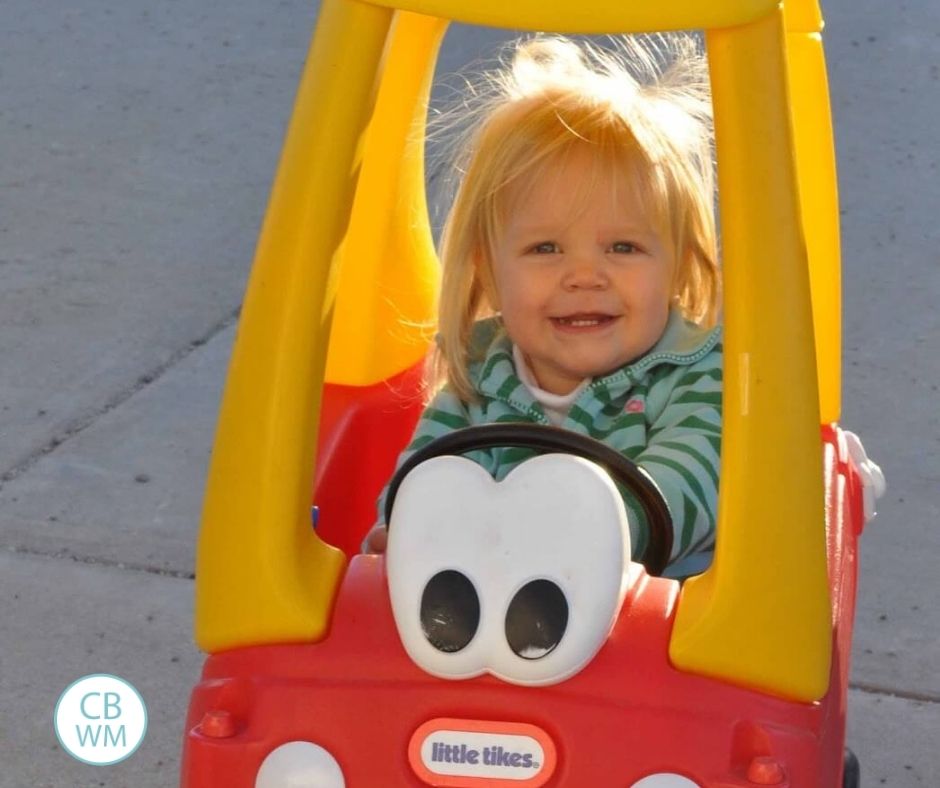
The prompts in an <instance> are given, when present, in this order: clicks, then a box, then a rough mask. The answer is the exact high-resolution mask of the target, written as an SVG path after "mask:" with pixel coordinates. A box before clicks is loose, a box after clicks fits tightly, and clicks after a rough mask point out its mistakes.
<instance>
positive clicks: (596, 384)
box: [378, 310, 721, 561]
mask: <svg viewBox="0 0 940 788" xmlns="http://www.w3.org/2000/svg"><path fill="white" fill-rule="evenodd" d="M720 338H721V331H720V329H718V328H716V329H712V330H710V331H707V330H704V329H701V328H699V327H698V326H696V325H695V324H693V323H690V322H688V321H686V320H684V319H683V317H682V316H681V314H680V313H679V312H678V311H676V310H673V311H672V312H671V314H670V316H669V321H668V323H667V325H666V330H665V331H664V332H663V335H662V337H660V339H659V341H658V342H657V343H656V345H654V346H653V348H652V349H651V350H650V352H649V353H647V354H646V355H645V356H643V357H642V358H639V359H637V360H636V361H634V362H632V363H630V364H627V365H626V366H623V367H621V368H619V369H617V370H615V371H614V372H611V373H610V374H609V375H605V376H604V377H600V378H595V379H594V380H593V381H591V383H590V384H589V385H588V386H587V388H585V390H584V391H583V392H582V393H581V395H580V396H579V397H578V399H577V400H575V402H574V404H573V405H572V406H571V410H570V411H569V412H568V416H567V417H566V419H565V421H564V422H563V423H562V425H561V426H562V427H563V428H565V429H570V430H572V431H573V432H578V433H581V434H582V435H588V436H590V437H592V438H596V439H598V440H600V441H603V442H604V443H606V444H607V445H608V446H611V447H612V448H614V449H616V450H617V451H620V452H622V453H623V454H624V455H626V456H627V457H628V458H629V459H631V460H633V461H634V462H636V463H638V464H639V465H641V466H642V467H643V468H644V469H645V470H646V471H647V472H649V474H650V475H651V476H652V477H653V478H654V479H655V480H656V482H657V484H658V485H659V488H660V489H661V490H662V492H663V494H664V495H665V497H666V502H667V503H668V505H669V509H670V513H671V514H672V519H673V522H674V524H675V529H676V532H675V534H674V539H673V548H672V561H676V560H678V559H680V558H682V557H684V556H686V555H689V554H691V553H695V552H697V551H702V550H708V549H710V548H711V547H712V546H713V544H714V534H715V514H716V507H717V498H718V465H719V454H720V449H721V343H720ZM471 359H478V360H476V361H474V362H472V363H471V364H470V368H469V372H470V378H471V380H472V381H474V383H475V387H476V390H477V394H478V396H479V401H478V402H473V403H466V402H463V401H461V400H460V399H459V398H458V397H457V396H456V395H455V394H454V393H453V391H451V390H450V388H449V387H446V386H445V387H444V388H443V389H441V391H440V392H438V394H437V395H436V396H435V397H434V399H433V400H432V401H431V402H430V403H429V404H428V406H427V407H426V408H425V410H424V412H423V413H422V415H421V418H420V420H419V421H418V425H417V428H416V430H415V434H414V437H413V438H412V440H411V442H410V443H409V444H408V447H407V448H406V449H405V450H404V452H402V454H401V456H400V457H399V459H398V465H399V466H400V465H401V464H402V463H403V462H404V461H405V460H406V459H407V458H408V456H409V455H410V454H411V453H412V452H414V451H416V450H417V449H420V448H421V447H422V446H425V445H426V444H427V443H429V442H430V441H432V440H433V439H434V438H437V437H440V436H441V435H444V434H445V433H447V432H451V431H453V430H457V429H460V428H462V427H469V426H471V425H476V424H492V423H496V422H519V421H527V422H533V423H536V424H548V423H549V421H548V418H547V417H546V416H545V412H544V411H543V410H542V406H541V405H540V404H539V403H538V402H536V400H535V399H534V398H533V397H532V394H531V393H530V391H529V389H528V388H526V386H525V384H523V382H522V381H521V380H520V379H519V376H518V374H517V372H516V368H515V365H514V363H513V358H512V343H511V341H510V339H509V337H508V336H507V335H506V333H505V331H503V330H502V326H501V323H500V321H499V320H498V318H491V319H488V320H483V321H480V322H479V323H477V324H476V325H475V326H474V331H473V337H472V351H471ZM532 456H533V452H532V451H531V450H529V449H519V448H512V447H507V448H498V449H492V450H489V451H477V452H471V453H469V454H468V455H467V457H469V458H470V459H472V460H474V461H475V462H478V463H479V464H480V465H482V466H483V467H484V468H485V469H486V470H487V471H489V472H490V473H491V474H492V475H493V478H495V479H496V480H500V479H503V478H504V477H505V476H506V474H508V473H509V471H511V470H512V469H513V468H514V467H515V466H517V465H518V464H519V463H520V462H522V461H524V460H526V459H529V458H530V457H532ZM386 492H387V488H386V490H383V492H382V495H381V497H380V498H379V502H378V511H379V521H380V522H381V521H382V520H383V516H382V512H384V506H385V495H386ZM624 502H625V504H626V505H627V508H628V511H629V512H630V513H631V517H630V529H631V538H632V542H633V557H634V559H640V558H642V556H643V553H644V551H645V550H646V545H647V542H648V532H647V526H646V522H645V517H644V515H643V513H642V511H641V510H640V508H639V505H638V504H636V503H635V501H634V500H633V499H632V497H631V496H630V495H629V494H628V493H626V492H624Z"/></svg>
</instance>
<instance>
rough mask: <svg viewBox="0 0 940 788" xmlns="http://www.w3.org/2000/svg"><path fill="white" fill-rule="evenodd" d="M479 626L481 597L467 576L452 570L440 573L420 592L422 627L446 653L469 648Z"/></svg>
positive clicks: (434, 643)
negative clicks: (467, 646) (468, 645)
mask: <svg viewBox="0 0 940 788" xmlns="http://www.w3.org/2000/svg"><path fill="white" fill-rule="evenodd" d="M479 625H480V599H479V597H477V592H476V589H475V588H474V587H473V583H471V582H470V581H469V580H468V579H467V577H466V575H463V574H461V573H460V572H457V571H455V570H453V569H448V570H446V571H444V572H438V573H437V574H436V575H434V577H432V578H431V579H430V580H429V581H428V584H427V585H426V586H425V587H424V593H423V594H422V595H421V630H422V631H423V632H424V636H425V637H426V638H427V639H428V643H430V644H431V645H432V646H434V648H436V649H437V650H438V651H443V652H444V653H445V654H452V653H453V652H455V651H460V649H462V648H464V647H466V645H467V644H468V643H469V642H470V641H471V640H473V636H474V635H475V634H476V632H477V627H478V626H479Z"/></svg>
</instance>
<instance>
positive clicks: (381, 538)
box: [362, 525, 388, 555]
mask: <svg viewBox="0 0 940 788" xmlns="http://www.w3.org/2000/svg"><path fill="white" fill-rule="evenodd" d="M386 544H388V529H387V528H386V527H385V526H384V525H377V526H375V527H374V528H373V529H372V530H371V531H369V533H368V534H366V538H365V541H363V543H362V552H363V553H366V554H369V553H374V554H378V555H381V554H382V553H384V552H385V546H386Z"/></svg>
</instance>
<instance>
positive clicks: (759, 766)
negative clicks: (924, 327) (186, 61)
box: [182, 0, 865, 788]
mask: <svg viewBox="0 0 940 788" xmlns="http://www.w3.org/2000/svg"><path fill="white" fill-rule="evenodd" d="M448 20H458V21H462V22H468V23H473V24H484V25H492V26H499V27H506V28H516V29H519V28H521V29H537V30H548V31H559V32H567V33H602V32H608V33H609V32H643V31H654V30H675V29H702V30H704V31H705V38H706V43H707V50H708V57H709V62H710V69H711V75H712V77H711V78H712V87H713V102H714V110H715V118H716V137H717V153H718V166H719V192H720V200H721V202H720V211H721V230H722V248H723V287H724V294H725V295H724V325H725V340H724V350H725V377H724V380H725V384H724V385H725V388H724V422H723V438H722V458H721V491H720V501H719V513H718V542H717V547H716V551H715V555H714V560H713V562H712V563H711V566H710V567H709V568H708V569H707V570H705V571H704V572H703V573H702V574H699V575H697V576H694V577H691V578H688V579H686V580H684V582H681V583H680V581H679V580H676V579H669V578H665V577H661V576H657V575H658V574H659V570H660V569H661V565H660V564H656V565H653V564H652V563H651V564H650V565H649V566H647V567H644V566H641V565H639V564H631V563H630V561H629V559H628V558H627V557H626V556H628V555H629V552H628V549H626V548H625V539H628V537H625V536H624V528H623V521H622V516H623V506H622V503H621V502H620V500H619V498H618V497H617V496H616V493H615V492H612V490H613V489H614V488H613V487H612V484H611V481H610V478H609V477H608V476H607V471H608V470H610V471H615V472H617V473H621V474H622V476H621V477H620V478H621V479H626V478H629V477H630V474H631V469H630V468H622V469H620V470H619V471H617V469H616V468H614V464H613V462H612V461H611V462H610V463H608V462H607V459H605V458H604V457H602V456H599V455H598V454H597V453H596V447H592V446H590V445H582V444H577V445H576V444H572V443H565V442H564V438H563V437H562V438H559V436H558V435H554V436H548V437H546V436H545V435H544V434H542V435H534V436H533V435H531V434H526V435H522V436H519V435H517V434H510V435H506V434H503V433H498V434H496V435H493V434H486V433H485V432H484V433H483V434H480V433H472V434H470V435H469V436H468V435H463V436H461V435H460V434H459V433H457V434H455V435H456V438H455V440H456V441H457V445H449V446H443V447H441V446H437V447H435V448H434V449H433V450H432V452H431V453H432V454H434V453H442V454H447V455H451V454H454V453H459V452H460V451H463V450H465V449H466V448H467V446H471V447H472V446H474V445H478V443H477V442H478V441H481V440H486V441H520V440H522V441H531V440H536V441H542V442H544V443H545V448H546V449H547V450H548V451H550V452H551V453H550V454H548V455H546V456H542V457H538V458H536V459H535V460H531V461H529V462H527V463H525V464H523V465H522V466H520V468H519V469H517V471H515V472H514V474H513V475H511V476H510V478H509V479H507V480H506V481H504V482H501V483H500V484H499V485H496V483H494V482H492V480H489V479H487V478H481V474H482V476H483V477H485V473H483V472H482V471H480V469H479V468H476V466H472V463H469V461H467V460H464V459H460V458H458V457H454V456H445V457H436V458H430V457H428V458H424V459H426V461H425V462H416V463H415V464H414V467H413V468H411V469H410V473H408V474H407V475H405V474H404V473H403V474H401V475H400V477H399V478H398V479H396V481H395V486H396V487H397V488H398V496H397V500H396V502H395V508H394V510H393V511H392V514H391V520H390V543H389V550H388V553H387V555H386V556H363V555H356V553H357V552H358V547H359V544H360V542H361V540H362V537H363V535H364V534H365V532H366V531H367V529H368V528H369V526H370V525H371V524H372V523H373V521H374V519H375V512H374V505H375V500H376V498H377V496H378V493H379V491H380V490H381V488H382V487H383V485H384V484H385V483H386V481H387V480H388V478H389V476H390V475H391V473H392V470H393V466H394V462H395V458H396V456H397V455H398V452H399V451H400V449H401V448H402V447H403V446H404V444H405V443H406V441H407V439H408V437H409V436H410V434H411V431H412V429H413V426H414V423H415V420H416V419H417V416H418V414H419V412H420V409H421V390H420V378H421V367H422V361H423V359H424V357H425V355H426V353H427V350H428V347H429V341H430V336H431V333H432V332H431V331H430V330H429V327H430V326H431V325H432V324H433V320H434V313H435V301H436V291H437V283H438V273H437V261H436V258H435V254H434V250H433V244H432V240H431V233H430V229H429V226H428V219H427V208H426V199H425V192H424V171H423V145H422V143H423V137H424V119H425V114H426V105H427V96H428V86H429V82H430V78H431V74H432V72H433V65H434V61H435V57H436V52H437V48H438V46H439V44H440V41H441V38H442V36H443V33H444V30H445V27H446V25H447V21H448ZM821 27H822V20H821V17H820V14H819V8H818V6H817V3H816V0H786V1H785V3H784V4H782V5H781V4H779V3H778V2H776V0H722V1H721V2H717V1H716V2H712V3H699V2H695V1H694V0H661V1H660V2H656V3H652V2H645V0H644V1H643V2H635V3H623V2H620V0H581V1H580V2H572V1H571V0H558V1H557V2H553V3H543V2H537V0H516V2H512V3H507V2H500V0H474V2H455V0H394V1H393V0H370V2H360V1H359V0H324V2H323V4H322V8H321V12H320V19H319V23H318V27H317V30H316V33H315V36H314V39H313V43H312V47H311V52H310V57H309V60H308V63H307V66H306V70H305V73H304V76H303V80H302V83H301V86H300V91H299V96H298V99H297V104H296V109H295V113H294V117H293V119H292V122H291V126H290V129H289V132H288V137H287V140H286V143H285V149H284V154H283V158H282V161H281V165H280V169H279V172H278V175H277V179H276V182H275V186H274V190H273V194H272V197H271V203H270V206H269V211H268V215H267V218H266V221H265V224H264V228H263V231H262V235H261V239H260V243H259V248H258V252H257V259H256V262H255V266H254V269H253V271H252V274H251V279H250V282H249V287H248V291H247V294H246V299H245V304H244V309H243V312H242V318H241V324H240V327H239V333H238V337H237V340H236V345H235V349H234V353H233V357H232V361H231V367H230V371H229V379H228V384H227V388H226V392H225V397H224V401H223V406H222V412H221V417H220V423H219V428H218V435H217V440H216V446H215V450H214V454H213V458H212V464H211V469H210V477H209V483H208V490H207V496H206V504H205V511H204V520H203V526H202V531H201V535H200V541H199V549H198V556H197V571H196V639H197V642H198V644H199V645H200V647H201V648H202V649H204V650H205V651H206V652H208V657H207V660H206V663H205V667H204V671H203V676H202V679H201V680H200V682H199V684H198V685H197V686H196V687H195V689H194V691H193V695H192V700H191V705H190V709H189V715H188V719H187V721H186V729H185V742H184V753H183V765H182V785H183V786H184V788H214V787H215V786H220V787H223V788H278V787H283V788H287V787H288V786H290V788H385V787H386V786H389V787H395V788H398V787H402V788H404V787H405V786H414V787H415V788H417V787H418V786H426V785H432V786H465V787H466V788H473V786H481V787H483V786H520V787H521V786H546V788H554V787H556V786H566V787H567V788H587V787H588V786H604V787H605V788H615V787H616V788H620V787H622V788H629V787H630V786H632V787H633V788H695V786H700V787H702V788H706V787H707V788H745V786H754V785H775V786H784V787H786V786H789V788H815V787H816V786H819V787H820V788H837V787H838V786H857V785H858V769H857V763H856V762H855V761H854V759H853V758H851V757H848V758H846V757H845V751H844V734H845V704H846V687H847V678H848V660H849V653H850V642H851V635H852V622H853V616H854V607H855V587H856V572H857V540H858V537H859V534H860V533H861V531H862V527H863V523H864V520H865V511H864V509H865V505H864V500H863V495H864V490H863V485H862V480H861V477H860V474H859V465H858V464H857V463H856V461H855V460H854V459H853V456H852V452H851V451H850V440H851V436H848V435H847V434H846V433H843V432H842V431H841V430H840V429H839V427H838V425H837V421H838V418H839V407H840V405H839V400H840V390H839V385H840V384H839V375H840V372H839V369H840V360H839V359H840V345H839V343H840V328H839V327H840V301H839V249H838V207H837V198H836V191H835V171H834V158H833V151H832V131H831V126H830V120H829V101H828V93H827V87H826V76H825V64H824V56H823V50H822V44H821V40H820V36H819V32H820V30H821ZM559 441H561V442H559ZM572 454H575V455H580V457H575V456H571V455H572ZM585 458H586V459H585ZM418 459H419V460H420V459H422V458H418ZM598 463H600V464H598ZM468 466H472V467H468ZM474 468H475V469H476V471H475V470H474ZM406 470H407V469H406ZM517 473H522V474H528V475H529V477H530V481H531V483H532V484H533V485H535V488H534V489H536V490H539V491H540V493H539V494H538V495H536V496H533V495H526V494H522V493H520V492H519V489H521V487H522V486H520V485H517V487H518V488H519V489H516V488H515V487H514V486H513V485H514V483H515V481H517V478H516V477H515V474H517ZM559 479H563V480H564V484H565V485H567V486H566V487H565V493H566V495H565V496H563V497H566V498H567V499H568V500H569V501H570V500H571V499H574V500H575V501H576V502H577V503H578V507H579V510H580V511H579V512H578V513H577V515H575V514H572V513H571V512H569V511H567V510H564V508H563V501H562V500H561V499H559V500H556V499H554V498H552V491H553V489H556V488H558V487H559V486H560V484H561V482H559ZM311 480H313V481H314V487H315V493H314V501H315V503H316V505H317V508H318V512H319V516H318V523H317V528H316V530H314V529H313V528H312V527H311V523H310V489H311ZM511 480H512V482H513V483H510V481H511ZM399 482H400V486H398V485H399ZM636 484H638V485H639V486H642V480H640V481H637V482H636ZM487 485H489V486H487ZM497 488H498V492H497ZM441 489H446V490H447V495H445V496H442V495H440V494H435V492H434V491H435V490H437V491H440V490H441ZM527 489H531V488H527ZM648 499H649V500H648V503H647V505H648V506H649V507H650V511H651V512H654V510H655V509H656V507H657V500H656V495H655V491H654V492H653V493H650V494H649V496H648ZM536 504H538V506H536ZM533 507H535V509H537V510H534V509H533ZM538 507H541V508H538ZM618 507H619V508H618ZM575 519H576V520H577V522H578V526H577V527H572V525H571V524H572V522H574V521H575ZM494 528H496V530H494ZM497 534H498V536H497ZM497 538H498V539H499V548H498V549H496V547H495V544H494V540H495V539H497Z"/></svg>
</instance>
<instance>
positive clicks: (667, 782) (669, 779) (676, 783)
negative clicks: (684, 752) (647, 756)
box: [630, 772, 701, 788]
mask: <svg viewBox="0 0 940 788" xmlns="http://www.w3.org/2000/svg"><path fill="white" fill-rule="evenodd" d="M630 788H701V786H700V785H699V784H698V783H696V782H693V781H692V780H690V779H689V778H688V777H683V776H682V775H681V774H672V773H671V772H670V773H669V774H667V773H666V772H661V773H660V774H650V775H647V776H646V777H644V778H643V779H642V780H640V781H639V782H635V783H633V785H631V786H630Z"/></svg>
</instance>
